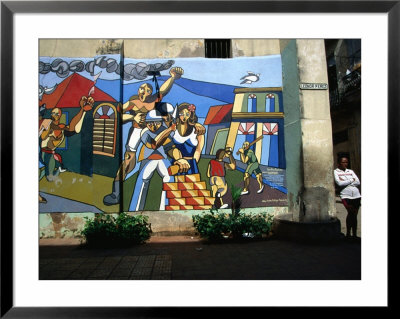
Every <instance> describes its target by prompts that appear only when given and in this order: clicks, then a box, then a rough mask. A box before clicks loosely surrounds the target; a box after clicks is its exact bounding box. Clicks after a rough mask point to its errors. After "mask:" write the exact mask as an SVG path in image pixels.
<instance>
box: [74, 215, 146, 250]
mask: <svg viewBox="0 0 400 319" xmlns="http://www.w3.org/2000/svg"><path fill="white" fill-rule="evenodd" d="M85 219H86V223H85V226H84V228H83V230H82V231H81V234H82V235H83V236H84V237H85V239H86V244H87V245H88V246H91V247H104V246H106V247H110V246H125V245H131V244H141V243H144V242H145V241H146V240H148V239H149V238H150V235H151V232H152V231H151V224H149V223H148V216H144V215H136V216H131V215H128V214H126V213H121V214H119V216H118V217H117V218H115V217H113V216H112V215H109V214H104V213H102V214H97V215H96V216H95V217H94V218H93V219H89V218H88V217H85Z"/></svg>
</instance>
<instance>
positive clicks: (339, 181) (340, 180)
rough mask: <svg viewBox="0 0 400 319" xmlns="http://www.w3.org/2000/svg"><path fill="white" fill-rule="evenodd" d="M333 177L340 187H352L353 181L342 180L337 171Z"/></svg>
mask: <svg viewBox="0 0 400 319" xmlns="http://www.w3.org/2000/svg"><path fill="white" fill-rule="evenodd" d="M333 175H334V177H335V183H336V184H337V185H338V186H341V187H343V186H347V185H350V184H351V183H352V182H353V179H346V180H343V179H341V178H340V176H339V175H338V173H337V172H336V171H333Z"/></svg>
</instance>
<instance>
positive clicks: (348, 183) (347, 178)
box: [333, 168, 361, 199]
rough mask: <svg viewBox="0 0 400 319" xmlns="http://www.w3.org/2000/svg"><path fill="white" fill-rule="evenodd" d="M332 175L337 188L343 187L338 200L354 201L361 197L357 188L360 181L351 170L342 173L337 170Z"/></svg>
mask: <svg viewBox="0 0 400 319" xmlns="http://www.w3.org/2000/svg"><path fill="white" fill-rule="evenodd" d="M333 174H334V175H335V182H336V184H337V185H338V186H339V187H344V188H343V189H342V191H341V192H340V198H348V199H356V198H360V197H361V194H360V191H359V189H358V188H357V186H359V185H360V180H359V179H358V177H357V175H356V174H355V173H354V172H353V171H352V170H351V169H346V170H345V171H342V170H341V169H339V168H337V169H335V170H334V171H333Z"/></svg>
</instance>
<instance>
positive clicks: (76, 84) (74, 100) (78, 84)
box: [39, 73, 115, 109]
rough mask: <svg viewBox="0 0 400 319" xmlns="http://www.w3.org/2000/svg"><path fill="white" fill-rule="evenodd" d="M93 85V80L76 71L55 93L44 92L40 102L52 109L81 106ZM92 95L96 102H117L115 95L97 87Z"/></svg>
mask: <svg viewBox="0 0 400 319" xmlns="http://www.w3.org/2000/svg"><path fill="white" fill-rule="evenodd" d="M92 87H93V81H92V80H89V79H87V78H85V77H83V76H82V75H79V74H77V73H74V74H72V75H70V76H69V77H68V78H66V79H65V80H64V81H62V82H61V83H60V84H59V85H58V86H57V88H56V89H55V90H54V92H53V93H51V94H44V95H43V98H42V100H41V101H39V104H40V105H43V103H45V104H46V109H52V108H54V107H59V108H67V107H79V101H80V99H81V97H82V96H87V95H88V93H89V91H90V89H91V88H92ZM90 96H91V97H93V98H94V100H95V101H96V102H97V101H98V102H100V101H101V102H115V99H114V98H113V97H111V96H110V95H108V94H107V93H105V92H104V91H102V90H100V89H98V88H97V87H96V88H95V89H94V93H93V94H91V95H90Z"/></svg>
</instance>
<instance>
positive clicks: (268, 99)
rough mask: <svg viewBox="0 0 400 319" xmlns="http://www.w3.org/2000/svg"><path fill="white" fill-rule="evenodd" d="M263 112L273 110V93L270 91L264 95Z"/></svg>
mask: <svg viewBox="0 0 400 319" xmlns="http://www.w3.org/2000/svg"><path fill="white" fill-rule="evenodd" d="M265 112H275V95H273V94H271V93H269V94H267V95H266V96H265Z"/></svg>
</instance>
